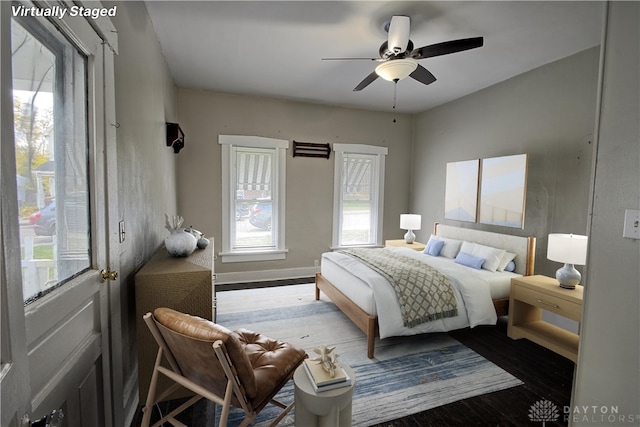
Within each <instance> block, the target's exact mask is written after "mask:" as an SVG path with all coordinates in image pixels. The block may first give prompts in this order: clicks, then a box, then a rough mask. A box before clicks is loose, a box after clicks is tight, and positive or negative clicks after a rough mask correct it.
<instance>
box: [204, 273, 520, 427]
mask: <svg viewBox="0 0 640 427" xmlns="http://www.w3.org/2000/svg"><path fill="white" fill-rule="evenodd" d="M217 323H220V324H221V325H224V326H226V327H228V328H230V329H237V328H240V327H242V328H246V329H250V330H254V331H257V332H260V333H262V334H264V335H267V336H270V337H272V338H278V339H281V340H283V341H287V342H290V343H292V344H295V345H297V346H299V347H301V348H303V349H305V350H306V351H307V353H308V354H309V355H310V356H311V357H314V356H315V353H314V352H313V348H314V347H317V346H320V345H325V344H326V345H330V346H336V347H337V348H336V350H335V351H336V353H338V354H339V359H338V360H339V361H341V362H343V363H347V364H348V365H349V366H351V368H352V369H353V370H354V372H355V374H356V388H355V394H354V397H353V407H352V411H353V425H354V426H367V425H371V424H377V423H382V422H385V421H389V420H393V419H397V418H400V417H403V416H406V415H410V414H415V413H418V412H422V411H425V410H428V409H431V408H435V407H438V406H441V405H446V404H448V403H451V402H455V401H458V400H462V399H466V398H469V397H473V396H479V395H482V394H486V393H491V392H494V391H498V390H503V389H506V388H510V387H514V386H517V385H520V384H522V381H520V380H518V379H517V378H515V377H514V376H512V375H511V374H509V373H507V372H505V371H504V370H502V369H501V368H499V367H498V366H496V365H494V364H493V363H491V362H489V361H488V360H486V359H484V358H483V357H482V356H480V355H478V354H477V353H475V352H473V351H472V350H470V349H468V348H467V347H465V346H464V345H462V344H460V343H459V342H458V341H456V340H454V339H453V338H451V337H449V336H448V335H447V334H444V333H438V334H424V335H418V336H413V337H397V338H388V339H384V340H377V341H376V350H375V358H374V359H368V358H367V352H366V337H365V336H364V334H363V333H362V332H361V331H360V330H359V329H358V328H357V327H356V326H354V325H353V323H352V322H351V321H350V320H349V319H348V318H347V317H346V316H345V315H344V314H343V313H342V312H341V311H340V310H339V309H338V308H336V306H335V305H333V303H331V302H330V301H329V300H328V299H327V297H326V296H324V295H322V299H321V300H320V301H315V300H314V288H313V284H310V285H294V286H282V287H276V288H265V289H251V290H243V291H225V292H219V293H218V294H217ZM277 398H278V399H279V400H281V401H283V402H285V403H289V402H291V401H292V400H293V382H289V384H287V385H286V386H285V387H284V388H283V389H282V391H281V392H280V393H279V394H278V396H277ZM278 410H279V408H276V407H274V406H273V405H268V406H267V407H266V408H265V409H264V410H263V411H262V412H261V414H260V415H259V416H258V419H257V422H256V425H257V426H261V425H263V423H264V425H266V424H268V423H265V421H268V420H271V419H273V418H275V416H276V414H277V413H278ZM294 411H295V408H294ZM293 413H294V412H291V413H290V414H289V415H288V416H287V417H286V418H285V419H284V420H283V421H282V422H281V424H280V425H285V426H286V425H289V426H293V420H294V416H293ZM242 418H243V413H242V411H239V410H235V409H234V410H233V411H232V413H231V414H230V417H229V424H228V425H229V426H236V425H238V424H240V422H241V420H242Z"/></svg>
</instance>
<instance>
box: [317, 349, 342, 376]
mask: <svg viewBox="0 0 640 427" xmlns="http://www.w3.org/2000/svg"><path fill="white" fill-rule="evenodd" d="M335 349H336V348H335V347H327V346H326V345H323V346H322V347H316V348H314V349H313V351H314V352H315V353H316V354H319V355H320V356H319V357H315V358H313V359H311V360H313V361H317V362H318V364H320V365H322V369H324V370H325V371H326V372H328V373H329V376H331V378H333V377H334V376H335V375H336V360H338V355H337V354H336V353H333V350H335Z"/></svg>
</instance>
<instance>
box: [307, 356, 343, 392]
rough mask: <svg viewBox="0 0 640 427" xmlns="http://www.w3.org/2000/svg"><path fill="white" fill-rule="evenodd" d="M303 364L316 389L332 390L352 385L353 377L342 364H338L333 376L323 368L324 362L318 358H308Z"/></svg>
mask: <svg viewBox="0 0 640 427" xmlns="http://www.w3.org/2000/svg"><path fill="white" fill-rule="evenodd" d="M303 365H304V370H305V372H306V373H307V377H308V378H309V382H310V383H311V385H312V386H313V389H314V390H315V391H325V390H332V389H335V388H339V387H346V386H349V385H351V378H349V376H348V375H347V373H346V372H345V370H344V369H342V368H341V367H340V366H336V369H335V371H334V372H335V375H334V376H333V377H332V376H331V375H330V374H329V373H328V372H327V371H325V370H324V369H323V367H322V364H320V363H319V362H318V361H316V360H309V359H306V360H305V361H304V363H303Z"/></svg>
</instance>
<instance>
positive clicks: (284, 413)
mask: <svg viewBox="0 0 640 427" xmlns="http://www.w3.org/2000/svg"><path fill="white" fill-rule="evenodd" d="M295 404H296V403H295V402H292V403H291V404H290V405H289V406H287V407H286V408H284V410H283V411H282V412H280V415H278V416H277V417H276V419H275V420H273V421H271V424H269V427H275V426H277V425H278V423H280V421H282V419H283V418H284V417H286V416H287V414H288V413H289V411H291V410H292V409H293V407H294V406H295Z"/></svg>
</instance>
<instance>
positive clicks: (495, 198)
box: [478, 154, 527, 229]
mask: <svg viewBox="0 0 640 427" xmlns="http://www.w3.org/2000/svg"><path fill="white" fill-rule="evenodd" d="M526 194H527V155H526V154H517V155H513V156H503V157H492V158H488V159H482V177H481V180H480V214H479V221H478V222H480V223H482V224H494V225H501V226H505V227H513V228H521V229H522V228H524V212H525V195H526Z"/></svg>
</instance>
